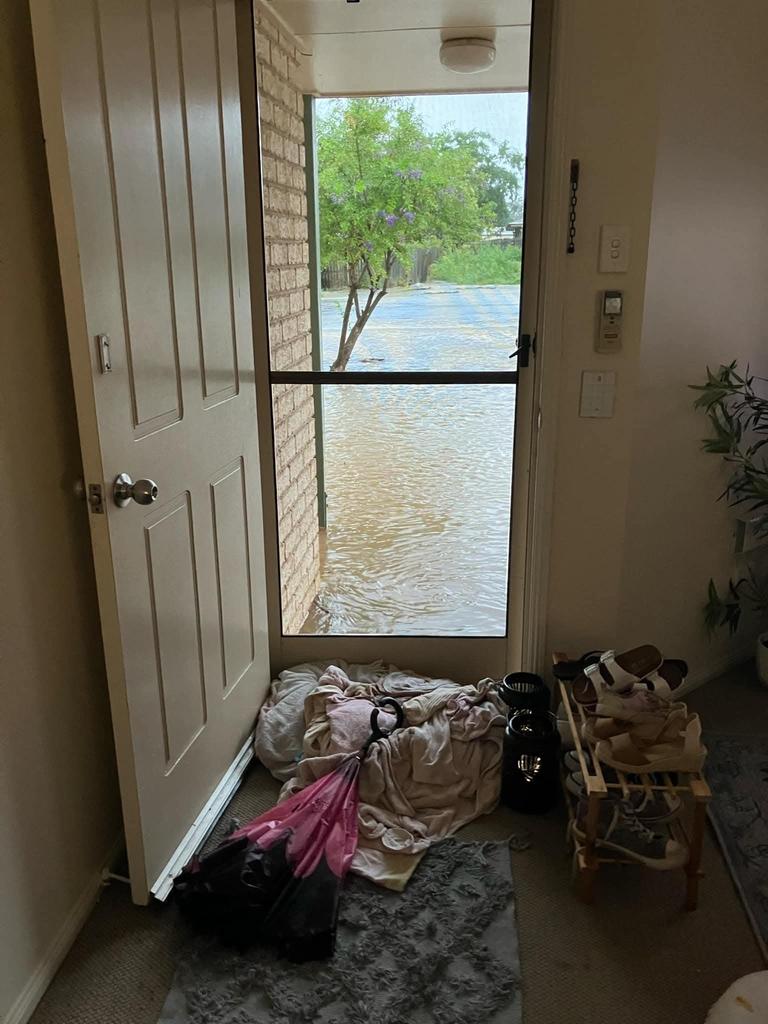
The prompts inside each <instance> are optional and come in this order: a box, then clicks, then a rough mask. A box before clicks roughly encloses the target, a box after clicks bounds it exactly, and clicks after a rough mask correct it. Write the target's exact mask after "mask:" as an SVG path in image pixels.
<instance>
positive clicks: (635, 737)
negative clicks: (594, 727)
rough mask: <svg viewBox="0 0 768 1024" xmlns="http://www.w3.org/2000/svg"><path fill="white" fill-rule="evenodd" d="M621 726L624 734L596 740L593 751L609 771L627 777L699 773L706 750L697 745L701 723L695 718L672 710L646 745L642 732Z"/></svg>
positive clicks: (631, 725)
mask: <svg viewBox="0 0 768 1024" xmlns="http://www.w3.org/2000/svg"><path fill="white" fill-rule="evenodd" d="M682 707H685V705H682ZM598 721H601V722H605V721H613V720H612V719H599V720H598ZM616 724H618V723H616ZM624 725H625V730H626V731H624V732H621V733H619V734H618V735H614V736H607V737H606V738H605V739H598V742H597V745H596V747H595V754H596V755H597V757H598V758H599V760H600V761H602V762H603V763H604V764H607V765H610V766H611V768H615V769H616V770H617V771H620V772H629V773H630V774H639V773H643V772H700V771H701V769H702V768H703V766H704V759H705V758H706V756H707V748H706V747H705V746H704V745H703V743H702V742H701V720H700V719H699V716H698V715H696V714H681V713H680V711H679V709H677V708H676V709H675V711H674V712H672V713H671V714H670V715H669V719H668V721H667V722H666V723H665V725H664V728H663V729H661V731H660V732H659V733H658V735H657V738H656V739H654V740H650V741H649V740H648V739H645V738H644V737H643V735H642V732H643V731H645V730H644V729H641V730H640V731H639V732H638V731H637V730H635V729H634V727H633V723H624Z"/></svg>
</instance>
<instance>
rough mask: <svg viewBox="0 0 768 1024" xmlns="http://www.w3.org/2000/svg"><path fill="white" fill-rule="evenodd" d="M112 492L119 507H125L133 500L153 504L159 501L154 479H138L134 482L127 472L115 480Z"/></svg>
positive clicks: (141, 503)
mask: <svg viewBox="0 0 768 1024" xmlns="http://www.w3.org/2000/svg"><path fill="white" fill-rule="evenodd" d="M112 494H113V496H114V499H115V504H116V505H117V506H118V508H125V506H126V505H128V504H129V503H130V502H131V501H135V502H136V503H137V504H138V505H151V504H152V502H153V501H157V484H156V483H155V481H154V480H137V481H136V483H134V482H133V480H131V478H130V476H128V474H127V473H121V474H120V476H119V477H117V479H116V480H115V486H114V488H113V490H112Z"/></svg>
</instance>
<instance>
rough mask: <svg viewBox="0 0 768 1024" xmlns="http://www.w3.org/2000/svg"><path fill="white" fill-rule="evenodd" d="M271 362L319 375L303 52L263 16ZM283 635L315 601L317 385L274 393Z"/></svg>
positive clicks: (260, 55)
mask: <svg viewBox="0 0 768 1024" xmlns="http://www.w3.org/2000/svg"><path fill="white" fill-rule="evenodd" d="M256 53H257V61H258V85H259V107H260V112H261V148H262V174H263V178H264V226H265V245H266V267H267V297H268V305H269V330H270V339H269V344H270V354H271V359H272V368H273V369H275V370H311V369H312V335H311V326H310V312H309V309H310V291H309V243H308V224H307V189H306V178H305V164H306V153H305V147H304V98H303V95H302V92H301V89H300V88H299V87H298V85H297V84H296V83H297V77H298V71H299V62H298V59H297V53H296V50H295V48H294V46H293V44H292V43H291V42H290V40H289V39H288V38H287V37H286V35H285V34H284V33H283V32H282V31H281V30H280V29H279V28H278V26H277V25H276V24H275V22H273V21H272V20H271V19H270V18H269V17H268V16H266V15H265V14H264V13H263V12H261V11H259V10H258V8H257V12H256ZM272 400H273V415H274V424H275V468H276V476H277V504H278V517H279V531H280V570H281V590H282V607H283V629H284V630H285V632H286V633H297V632H299V630H300V629H301V626H302V624H303V622H304V620H305V618H306V616H307V614H308V612H309V609H310V606H311V604H312V601H313V599H314V597H315V595H316V594H317V590H318V585H319V572H320V545H319V529H318V519H317V462H316V452H315V408H314V397H313V393H312V388H311V386H308V385H303V384H302V385H284V384H280V385H276V386H275V387H274V388H273V390H272Z"/></svg>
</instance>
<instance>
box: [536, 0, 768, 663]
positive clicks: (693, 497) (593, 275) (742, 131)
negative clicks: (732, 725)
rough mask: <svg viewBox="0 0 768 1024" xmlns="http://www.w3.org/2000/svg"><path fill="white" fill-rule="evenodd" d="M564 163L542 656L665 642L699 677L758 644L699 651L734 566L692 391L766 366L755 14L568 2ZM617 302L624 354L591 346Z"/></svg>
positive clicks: (766, 85)
mask: <svg viewBox="0 0 768 1024" xmlns="http://www.w3.org/2000/svg"><path fill="white" fill-rule="evenodd" d="M565 27H566V37H567V38H566V42H568V43H569V54H568V56H567V58H566V60H567V65H568V74H569V79H568V87H567V95H568V96H569V107H568V114H567V131H568V145H567V149H568V153H569V155H573V156H577V157H580V158H581V160H582V181H583V186H582V189H581V198H580V201H579V218H578V224H579V233H578V239H577V253H576V254H575V255H574V256H569V257H565V260H566V268H565V273H566V295H565V310H564V336H563V351H562V359H561V366H560V402H559V407H560V408H559V421H558V461H557V469H556V485H555V495H556V497H555V501H556V510H555V524H554V532H553V542H552V563H551V578H550V592H549V604H550V608H549V643H550V645H551V646H555V647H560V648H565V649H572V650H583V649H587V648H589V647H602V646H613V645H614V644H615V645H617V646H618V647H624V646H628V645H632V644H635V643H640V642H647V641H650V642H655V643H658V644H659V645H660V646H661V647H662V649H663V650H665V651H667V652H668V653H669V654H670V655H672V656H679V657H686V658H688V660H689V661H690V663H691V669H692V674H693V675H695V676H697V677H698V678H705V677H707V676H708V675H711V674H713V673H714V672H716V671H718V670H719V669H722V667H724V665H725V664H727V662H728V661H729V660H730V659H732V658H734V657H738V656H740V655H741V654H742V653H743V652H744V651H745V650H748V649H749V647H750V645H751V639H752V636H753V635H754V628H753V624H752V623H749V622H747V623H746V625H745V628H744V629H743V630H742V631H741V635H740V636H739V637H738V638H737V639H736V640H735V641H731V640H730V639H729V638H728V637H727V636H723V635H720V636H719V637H718V638H717V639H716V640H714V641H713V642H710V641H709V640H708V639H707V637H706V634H705V632H704V630H703V627H702V619H701V609H702V605H703V602H704V598H705V596H706V585H707V581H708V579H709V577H710V576H711V575H712V576H714V577H715V578H716V579H717V580H718V581H720V582H724V581H725V580H727V578H728V575H729V573H730V572H732V571H734V570H735V569H738V567H739V565H738V562H737V560H736V559H735V558H734V556H733V555H732V549H733V538H732V523H733V519H732V516H731V514H730V513H729V512H728V510H727V508H726V506H725V505H724V504H722V503H720V504H717V503H716V498H717V496H718V494H719V493H720V491H721V490H722V487H723V484H724V480H725V476H724V473H723V469H722V467H721V465H720V464H719V463H718V461H717V460H716V459H715V458H713V457H712V456H706V455H704V454H703V453H701V452H700V444H699V442H700V438H701V437H703V436H704V435H705V433H706V421H705V419H704V417H703V416H702V415H701V414H700V413H695V412H694V411H693V410H692V407H691V402H692V398H693V395H692V393H691V392H690V391H689V390H688V389H687V385H688V384H689V383H694V382H697V381H700V380H701V379H702V378H703V376H704V370H705V366H706V365H707V363H709V364H710V365H712V366H716V365H718V364H719V363H720V362H727V361H730V360H731V359H734V358H737V359H739V360H740V361H741V362H742V363H744V362H746V361H750V362H751V364H752V366H753V369H755V370H757V371H762V372H763V373H766V372H768V327H767V326H766V325H767V324H768V320H767V318H766V314H767V313H768V300H767V299H766V295H767V294H768V290H767V289H766V278H767V276H768V187H766V182H768V132H766V128H765V126H766V124H768V63H767V62H766V45H765V40H766V39H768V6H766V5H765V4H764V3H763V2H761V0H740V3H739V5H738V16H735V12H734V9H733V8H731V7H729V5H725V4H722V3H720V2H719V0H706V2H702V0H676V2H675V3H674V4H662V5H660V4H658V3H656V2H647V3H644V2H639V0H638V2H634V0H623V2H622V3H619V4H616V3H611V2H609V0H573V2H572V3H570V2H569V4H568V15H567V19H566V25H565ZM601 223H621V224H629V225H630V227H631V229H632V264H631V271H630V273H629V274H626V275H604V274H598V273H597V270H596V267H597V237H598V234H597V233H598V230H599V225H600V224H601ZM610 287H619V288H623V289H624V290H625V297H626V303H627V325H626V328H625V335H624V348H623V351H622V353H621V354H620V355H619V356H617V357H608V356H597V355H595V354H594V353H593V352H592V351H591V347H592V336H593V331H594V315H595V314H594V309H595V306H594V302H595V294H596V292H597V291H598V290H600V289H604V288H610ZM600 367H604V368H606V369H615V370H617V372H618V381H619V386H618V396H617V408H616V417H615V418H614V419H609V420H588V419H580V418H579V417H578V388H579V377H580V371H581V370H582V369H593V368H600Z"/></svg>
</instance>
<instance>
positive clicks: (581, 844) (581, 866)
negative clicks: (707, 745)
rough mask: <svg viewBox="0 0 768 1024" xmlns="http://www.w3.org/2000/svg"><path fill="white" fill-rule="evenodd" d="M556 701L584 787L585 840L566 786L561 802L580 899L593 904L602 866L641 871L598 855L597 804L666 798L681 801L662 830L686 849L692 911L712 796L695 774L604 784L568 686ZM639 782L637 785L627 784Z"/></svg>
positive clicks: (608, 854)
mask: <svg viewBox="0 0 768 1024" xmlns="http://www.w3.org/2000/svg"><path fill="white" fill-rule="evenodd" d="M565 660H567V656H566V655H565V654H555V656H554V661H555V663H557V662H559V661H565ZM558 686H559V689H560V697H561V699H562V702H563V707H564V709H565V714H566V716H567V719H568V725H569V727H570V730H571V734H572V737H573V744H574V752H575V754H576V756H577V757H578V759H579V767H580V769H581V773H582V776H583V777H584V784H585V798H586V800H587V813H586V817H585V820H584V823H583V826H582V831H583V832H584V838H583V839H582V838H581V837H579V836H578V835H576V833H575V831H574V823H575V820H576V799H575V797H574V796H573V794H571V793H570V792H569V791H568V790H567V789H566V788H565V786H563V788H564V789H565V798H566V803H567V805H568V817H569V821H568V839H569V841H570V842H571V843H572V844H573V865H574V877H575V880H576V885H577V889H578V892H579V895H580V897H581V899H583V900H584V902H586V903H591V902H592V901H593V899H594V885H595V876H596V875H597V872H598V871H599V870H600V866H601V865H602V864H617V863H618V864H633V865H635V866H636V867H641V866H642V865H640V864H639V863H638V862H637V861H635V860H631V859H630V858H628V857H621V856H619V855H618V854H614V853H612V851H610V850H605V849H601V848H600V847H599V846H597V845H596V843H595V840H596V838H597V824H598V820H599V817H600V802H601V800H604V799H605V798H606V797H608V796H613V797H619V798H621V797H624V798H626V797H628V796H629V795H630V794H631V793H641V792H642V793H656V794H663V793H666V794H668V795H670V796H673V795H677V796H679V797H680V798H681V800H682V801H683V808H682V811H681V813H680V816H679V817H678V818H676V819H674V820H673V821H672V822H670V823H668V824H667V825H665V826H664V827H665V828H666V829H668V830H669V833H670V835H671V836H672V838H673V839H676V840H677V841H678V842H679V843H684V844H685V846H687V848H688V862H687V864H686V865H685V868H684V871H685V875H686V888H685V908H686V910H695V909H696V906H697V904H698V898H699V879H700V878H701V877H702V871H701V850H702V844H703V842H704V827H705V823H706V817H707V804H708V803H709V800H710V797H711V795H712V794H711V792H710V789H709V786H708V785H707V782H706V779H705V778H704V776H703V775H702V774H701V773H700V772H692V773H683V772H678V773H674V775H675V778H674V779H673V778H672V777H671V776H670V774H669V773H667V772H664V773H656V774H654V775H651V774H649V773H644V774H639V775H632V776H628V775H626V774H625V773H624V772H620V771H612V773H611V779H614V777H615V781H608V780H606V778H605V775H604V773H603V770H602V768H601V765H600V762H599V761H598V759H597V757H596V755H595V749H594V744H593V743H591V742H590V741H589V740H586V739H584V738H583V736H582V726H583V724H584V722H585V721H586V719H587V714H586V712H585V710H584V708H583V706H582V705H581V704H579V703H578V702H577V701H574V700H573V699H572V697H571V691H570V686H569V685H568V684H567V683H564V682H562V681H560V680H559V681H558ZM630 779H634V780H637V779H640V780H641V781H639V782H638V781H630Z"/></svg>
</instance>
